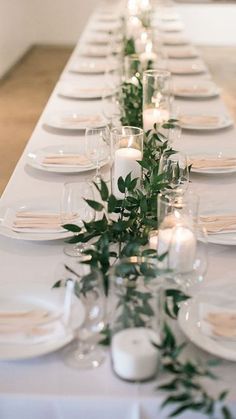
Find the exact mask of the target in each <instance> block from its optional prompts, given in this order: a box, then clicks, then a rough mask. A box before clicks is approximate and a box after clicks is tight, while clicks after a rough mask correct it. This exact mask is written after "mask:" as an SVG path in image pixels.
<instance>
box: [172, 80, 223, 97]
mask: <svg viewBox="0 0 236 419" xmlns="http://www.w3.org/2000/svg"><path fill="white" fill-rule="evenodd" d="M173 90H174V95H175V96H176V97H183V98H189V99H207V98H211V97H215V96H218V95H219V93H220V90H219V88H218V87H217V86H216V85H215V83H213V82H212V81H208V80H201V81H198V82H192V83H178V84H176V85H175V86H174V89H173Z"/></svg>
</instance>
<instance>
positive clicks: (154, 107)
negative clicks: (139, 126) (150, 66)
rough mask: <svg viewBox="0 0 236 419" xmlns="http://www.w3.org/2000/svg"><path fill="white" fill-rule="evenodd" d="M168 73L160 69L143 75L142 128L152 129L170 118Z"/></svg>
mask: <svg viewBox="0 0 236 419" xmlns="http://www.w3.org/2000/svg"><path fill="white" fill-rule="evenodd" d="M170 93H171V87H170V72H169V71H166V70H162V69H156V70H147V71H144V73H143V127H144V131H148V130H150V129H153V126H154V124H158V125H162V124H163V123H164V122H166V121H168V120H169V118H170Z"/></svg>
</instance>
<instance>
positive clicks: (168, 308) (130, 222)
mask: <svg viewBox="0 0 236 419" xmlns="http://www.w3.org/2000/svg"><path fill="white" fill-rule="evenodd" d="M174 123H175V121H174V120H170V121H168V123H166V124H164V127H165V128H168V127H173V124H174ZM174 152H175V151H174V150H173V149H171V148H170V147H169V146H168V141H167V140H166V138H165V137H164V136H163V135H162V134H160V133H159V131H158V127H157V126H155V127H154V129H153V130H151V131H149V132H147V135H146V137H145V141H144V153H143V159H142V161H140V162H139V164H140V165H141V166H142V168H143V180H142V184H141V185H139V184H138V179H132V177H131V174H128V175H127V177H126V178H125V179H123V178H121V177H120V178H119V180H118V188H119V190H120V192H121V193H122V194H124V195H123V198H122V199H117V198H116V197H115V196H114V195H113V194H112V193H109V190H108V188H107V185H106V183H105V182H104V181H103V180H102V181H101V183H100V184H99V185H98V184H95V187H96V189H97V190H98V192H99V196H100V199H99V200H98V201H95V200H87V203H88V205H89V206H90V207H92V208H93V209H94V210H95V211H97V212H98V213H100V217H99V219H98V220H96V221H91V222H89V223H86V222H84V223H83V228H81V227H79V226H77V225H73V224H67V225H65V226H64V227H65V228H66V229H67V230H68V231H71V232H73V233H74V237H73V238H72V239H70V242H71V243H78V242H82V243H86V242H90V241H91V243H93V245H92V246H91V248H89V249H88V250H86V251H85V252H84V253H85V254H86V255H87V256H89V260H86V261H84V263H87V264H89V265H90V266H92V267H94V268H98V269H100V270H101V271H102V273H103V277H104V286H105V290H106V293H108V288H109V270H110V268H111V266H113V265H114V264H115V263H116V261H118V260H119V259H121V258H124V257H130V256H145V257H153V256H156V254H155V252H154V251H153V250H150V249H146V248H145V246H146V245H147V244H148V236H149V232H150V231H151V230H153V228H156V225H157V195H158V194H159V193H160V192H161V191H162V190H163V189H166V188H168V181H167V180H166V177H165V176H164V175H163V174H160V173H159V161H160V158H161V156H162V155H163V153H167V154H172V153H174ZM167 178H168V176H167ZM135 297H136V301H137V295H136V296H135ZM149 297H150V296H148V295H146V296H145V299H142V295H141V294H140V295H139V297H138V299H140V301H139V304H138V305H137V307H141V308H142V310H143V309H147V308H148V309H149V310H150V306H149V304H148V298H149ZM186 298H187V297H186V296H185V295H184V294H182V293H181V292H180V291H178V290H176V289H173V290H167V291H166V299H165V312H166V314H167V315H168V316H169V317H171V318H176V316H177V313H178V309H179V303H180V302H181V301H183V300H184V299H186ZM131 299H132V296H131ZM130 303H131V304H132V301H131V300H130ZM133 314H134V315H136V314H137V313H135V312H134V313H133ZM137 318H138V317H137ZM104 342H106V343H108V342H109V330H106V334H105V339H104ZM157 347H158V349H159V351H160V353H161V368H162V370H163V371H164V372H167V373H168V375H170V376H171V377H170V379H169V381H168V382H167V383H164V384H162V385H161V386H159V390H162V391H164V392H167V397H166V398H165V400H164V402H163V404H162V407H163V408H165V407H166V406H167V405H171V404H173V405H174V410H173V411H172V413H171V414H170V417H174V416H177V415H179V414H181V413H182V412H184V411H186V410H192V411H199V412H202V413H204V414H205V415H206V416H208V417H212V415H213V414H214V412H215V411H216V409H217V408H218V406H219V405H221V406H220V410H221V416H222V418H224V419H230V418H232V416H231V414H230V411H229V409H228V408H227V406H226V405H225V404H224V400H225V398H226V396H227V392H226V391H224V392H222V393H221V394H220V395H219V396H218V397H217V398H213V397H211V396H210V395H209V394H208V392H207V391H206V390H205V388H204V386H203V385H202V384H201V382H200V379H201V378H203V377H207V378H213V379H215V375H214V374H213V373H212V372H211V370H210V365H209V366H207V367H203V366H201V365H199V364H195V363H193V362H192V361H186V362H182V361H180V356H182V353H183V351H184V349H185V347H186V343H181V344H180V345H179V344H178V343H177V341H176V339H175V336H174V334H173V332H172V331H171V329H170V327H169V326H168V324H167V323H165V325H164V329H163V339H162V343H161V345H159V346H157Z"/></svg>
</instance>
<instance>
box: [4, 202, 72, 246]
mask: <svg viewBox="0 0 236 419" xmlns="http://www.w3.org/2000/svg"><path fill="white" fill-rule="evenodd" d="M48 201H49V199H48V197H42V199H40V200H39V201H38V202H36V201H34V202H27V203H22V202H15V203H12V205H8V206H3V207H0V234H1V235H2V236H5V237H8V238H10V239H17V240H27V241H36V242H38V241H51V240H64V239H66V238H68V237H72V236H73V233H71V232H69V231H66V230H64V229H63V228H62V227H59V228H58V230H57V229H55V230H54V231H53V232H52V231H47V230H45V231H43V230H42V231H40V232H39V231H38V230H37V231H36V230H35V231H34V230H33V229H32V231H27V232H26V231H25V230H24V229H22V231H15V230H13V229H12V222H13V218H14V214H15V213H16V212H17V211H29V212H45V213H49V212H50V213H58V214H59V213H60V212H59V211H60V209H59V204H60V203H58V207H57V205H56V204H55V202H48Z"/></svg>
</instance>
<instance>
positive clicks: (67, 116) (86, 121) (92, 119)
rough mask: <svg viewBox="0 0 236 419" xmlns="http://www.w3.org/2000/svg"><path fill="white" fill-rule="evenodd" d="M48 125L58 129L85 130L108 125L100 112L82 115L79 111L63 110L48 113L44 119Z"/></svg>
mask: <svg viewBox="0 0 236 419" xmlns="http://www.w3.org/2000/svg"><path fill="white" fill-rule="evenodd" d="M44 123H45V124H46V125H48V126H49V127H52V128H57V129H67V130H85V129H86V128H99V127H104V126H105V125H106V121H105V119H104V118H103V116H102V115H100V114H94V115H83V114H82V115H81V114H80V113H77V112H63V113H55V114H51V115H48V116H47V117H46V119H45V121H44Z"/></svg>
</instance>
